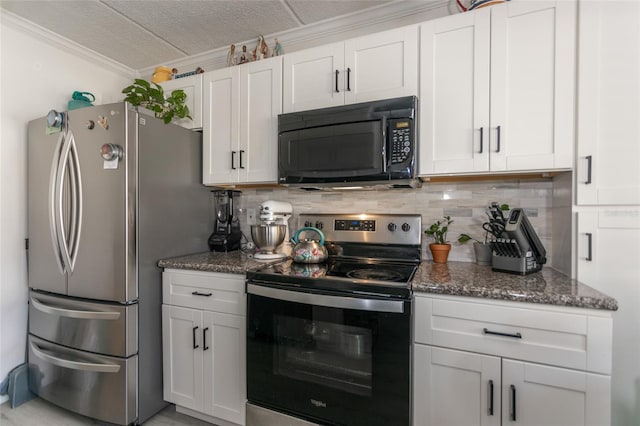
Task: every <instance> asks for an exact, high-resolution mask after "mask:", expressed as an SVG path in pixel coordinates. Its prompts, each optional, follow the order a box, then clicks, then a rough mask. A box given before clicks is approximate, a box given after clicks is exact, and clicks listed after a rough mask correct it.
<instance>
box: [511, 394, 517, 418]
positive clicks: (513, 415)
mask: <svg viewBox="0 0 640 426" xmlns="http://www.w3.org/2000/svg"><path fill="white" fill-rule="evenodd" d="M511 421H512V422H515V421H516V387H515V386H514V385H511Z"/></svg>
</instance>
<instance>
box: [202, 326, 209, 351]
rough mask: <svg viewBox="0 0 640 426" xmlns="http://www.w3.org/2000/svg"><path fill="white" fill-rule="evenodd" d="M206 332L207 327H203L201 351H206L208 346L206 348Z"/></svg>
mask: <svg viewBox="0 0 640 426" xmlns="http://www.w3.org/2000/svg"><path fill="white" fill-rule="evenodd" d="M207 330H209V327H205V328H203V329H202V350H203V351H206V350H207V349H209V346H207Z"/></svg>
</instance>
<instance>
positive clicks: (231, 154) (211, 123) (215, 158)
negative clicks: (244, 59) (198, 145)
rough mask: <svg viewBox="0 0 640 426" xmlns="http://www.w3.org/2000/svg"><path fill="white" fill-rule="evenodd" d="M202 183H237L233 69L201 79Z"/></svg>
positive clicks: (237, 108) (236, 76)
mask: <svg viewBox="0 0 640 426" xmlns="http://www.w3.org/2000/svg"><path fill="white" fill-rule="evenodd" d="M202 85H203V87H204V105H203V109H202V110H203V120H202V124H203V129H202V160H203V167H202V183H204V184H205V185H208V184H214V183H222V182H237V181H238V169H237V165H236V164H237V161H238V159H237V155H238V150H239V149H240V148H239V146H240V131H239V126H240V124H239V123H240V77H239V69H238V68H237V67H230V68H222V69H220V70H216V71H210V72H206V73H204V75H203V83H202Z"/></svg>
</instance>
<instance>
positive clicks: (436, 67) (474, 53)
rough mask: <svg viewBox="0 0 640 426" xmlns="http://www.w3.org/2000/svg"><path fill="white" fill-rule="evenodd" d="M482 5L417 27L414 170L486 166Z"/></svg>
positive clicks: (486, 32)
mask: <svg viewBox="0 0 640 426" xmlns="http://www.w3.org/2000/svg"><path fill="white" fill-rule="evenodd" d="M490 30H491V19H490V11H489V9H488V8H485V9H479V10H478V11H476V12H473V13H461V14H458V15H453V16H451V17H447V18H443V19H436V20H433V21H429V22H426V23H424V24H423V25H422V27H421V28H420V34H421V43H420V46H421V47H420V48H421V52H420V58H421V59H420V60H421V67H420V118H419V119H420V150H419V152H420V160H419V162H418V164H419V169H420V171H419V173H420V174H438V173H465V172H485V171H487V170H489V62H490V54H489V53H490V48H489V42H490V37H491V34H490Z"/></svg>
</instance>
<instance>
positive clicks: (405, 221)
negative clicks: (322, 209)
mask: <svg viewBox="0 0 640 426" xmlns="http://www.w3.org/2000/svg"><path fill="white" fill-rule="evenodd" d="M298 221H299V226H300V227H302V226H313V227H315V228H318V229H320V230H321V231H322V232H323V233H324V235H325V240H326V241H342V242H355V243H376V244H408V245H420V238H421V230H422V217H421V216H420V215H417V214H404V215H394V214H368V213H367V214H301V215H300V217H299V219H298Z"/></svg>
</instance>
